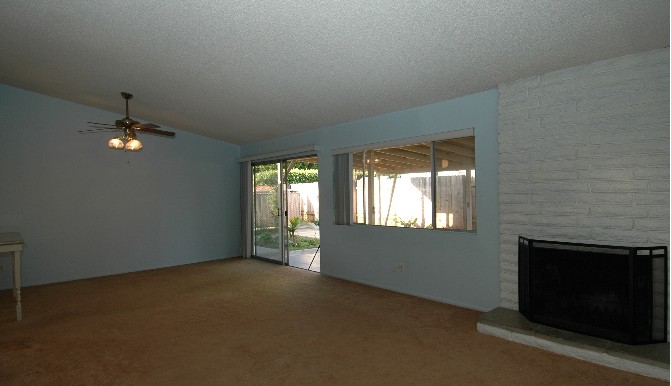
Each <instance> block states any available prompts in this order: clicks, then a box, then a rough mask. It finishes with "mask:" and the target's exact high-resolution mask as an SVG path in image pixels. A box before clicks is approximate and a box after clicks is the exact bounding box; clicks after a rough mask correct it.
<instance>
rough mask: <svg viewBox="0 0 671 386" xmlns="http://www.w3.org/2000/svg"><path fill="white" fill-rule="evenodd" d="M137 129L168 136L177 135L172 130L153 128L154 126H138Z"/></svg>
mask: <svg viewBox="0 0 671 386" xmlns="http://www.w3.org/2000/svg"><path fill="white" fill-rule="evenodd" d="M137 130H140V131H142V132H143V133H149V134H156V135H164V136H166V137H174V136H175V133H173V132H172V131H165V130H156V129H152V128H138V129H137Z"/></svg>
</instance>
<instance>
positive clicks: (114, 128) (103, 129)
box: [77, 126, 117, 133]
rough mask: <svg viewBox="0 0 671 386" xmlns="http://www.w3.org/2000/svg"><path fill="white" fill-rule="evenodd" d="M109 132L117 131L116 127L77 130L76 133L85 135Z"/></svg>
mask: <svg viewBox="0 0 671 386" xmlns="http://www.w3.org/2000/svg"><path fill="white" fill-rule="evenodd" d="M91 127H95V126H91ZM111 130H117V128H116V127H99V128H95V129H84V130H77V132H78V133H86V132H91V131H103V132H107V131H111Z"/></svg>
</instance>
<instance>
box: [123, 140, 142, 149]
mask: <svg viewBox="0 0 671 386" xmlns="http://www.w3.org/2000/svg"><path fill="white" fill-rule="evenodd" d="M140 149H142V143H141V142H140V141H138V140H137V139H131V140H130V141H128V143H127V144H126V150H130V151H138V150H140Z"/></svg>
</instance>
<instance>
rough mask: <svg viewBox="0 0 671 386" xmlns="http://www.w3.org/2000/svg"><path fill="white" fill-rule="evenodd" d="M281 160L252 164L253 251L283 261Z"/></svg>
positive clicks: (285, 261) (282, 174)
mask: <svg viewBox="0 0 671 386" xmlns="http://www.w3.org/2000/svg"><path fill="white" fill-rule="evenodd" d="M283 165H284V163H283V162H270V163H261V164H252V174H253V181H254V221H253V227H254V228H253V231H254V232H253V235H254V237H253V243H254V250H253V254H254V256H256V257H259V258H262V259H266V260H271V261H275V262H278V263H281V264H286V263H287V258H286V248H284V247H283V246H284V245H285V243H286V230H285V229H286V223H285V221H286V216H284V212H285V208H284V203H285V202H286V200H285V197H286V187H285V184H283V183H282V180H283V176H284V173H283Z"/></svg>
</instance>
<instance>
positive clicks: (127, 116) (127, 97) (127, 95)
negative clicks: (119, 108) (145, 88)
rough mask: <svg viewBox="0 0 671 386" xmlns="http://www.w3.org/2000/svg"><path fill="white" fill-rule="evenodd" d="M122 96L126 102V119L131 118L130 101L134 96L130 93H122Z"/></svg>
mask: <svg viewBox="0 0 671 386" xmlns="http://www.w3.org/2000/svg"><path fill="white" fill-rule="evenodd" d="M121 96H122V97H123V99H125V100H126V118H129V117H130V115H129V114H128V100H129V99H133V94H131V93H129V92H123V91H122V92H121Z"/></svg>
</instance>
